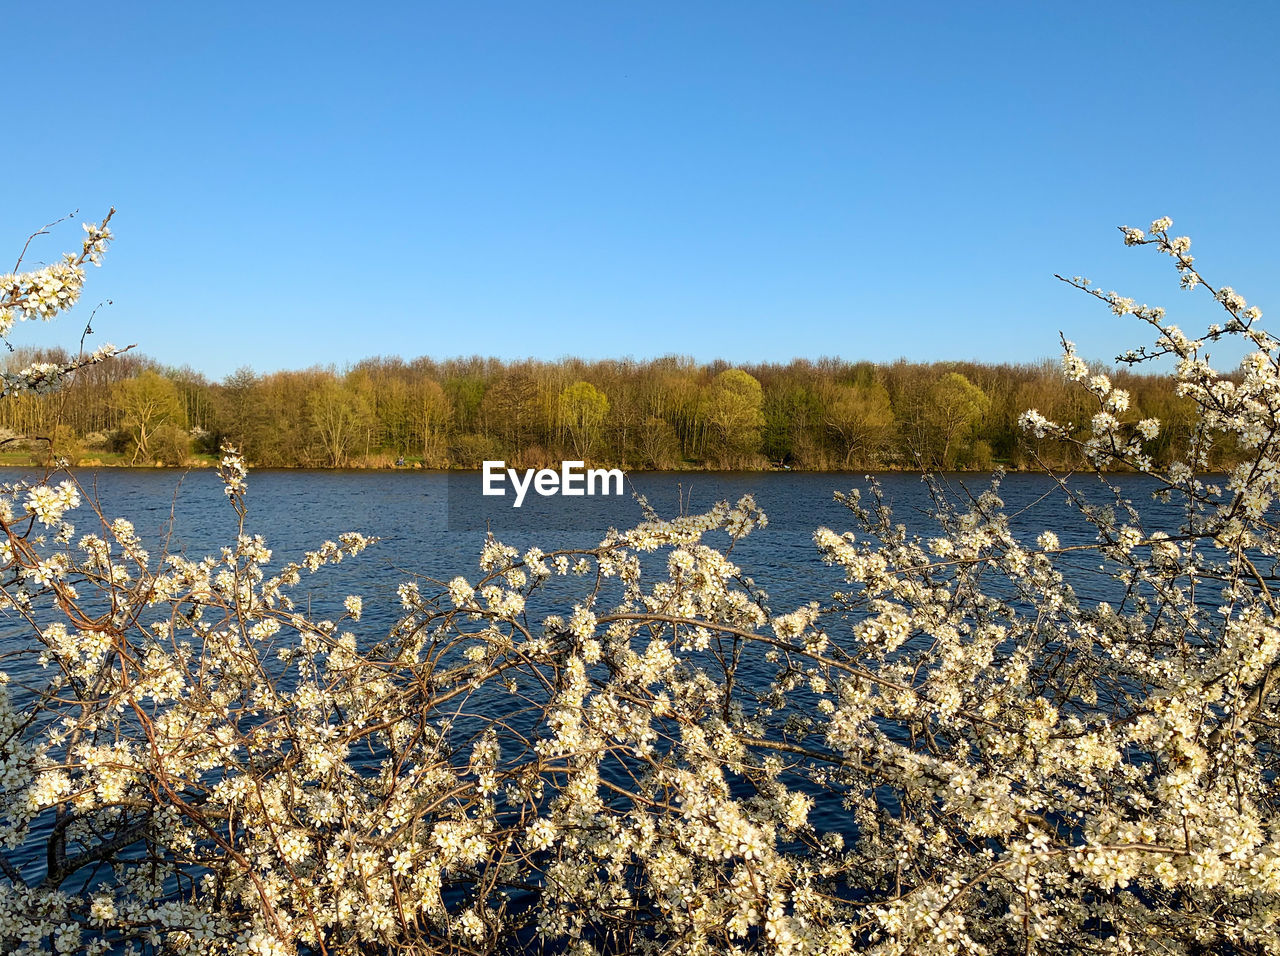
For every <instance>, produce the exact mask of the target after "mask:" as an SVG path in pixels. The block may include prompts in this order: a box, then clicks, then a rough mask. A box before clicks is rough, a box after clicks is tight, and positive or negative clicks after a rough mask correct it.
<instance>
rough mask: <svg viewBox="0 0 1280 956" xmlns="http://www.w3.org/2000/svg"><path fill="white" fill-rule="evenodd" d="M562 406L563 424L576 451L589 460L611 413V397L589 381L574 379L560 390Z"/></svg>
mask: <svg viewBox="0 0 1280 956" xmlns="http://www.w3.org/2000/svg"><path fill="white" fill-rule="evenodd" d="M559 409H560V424H561V426H562V427H563V428H564V429H565V431H566V432H567V434H568V435H569V441H570V442H571V443H572V445H573V450H574V453H575V454H576V455H577V456H578V457H579V458H581V459H583V460H586V459H587V458H588V457H589V456H590V454H591V450H592V448H593V447H594V446H595V444H596V442H597V440H598V439H599V437H600V426H602V425H603V424H604V420H605V418H606V417H607V416H608V414H609V399H608V397H607V396H606V395H605V394H604V392H602V391H600V389H598V388H596V387H595V386H594V385H592V384H591V383H590V382H574V383H573V384H572V385H569V386H568V387H566V388H565V390H564V391H563V392H561V393H560V401H559Z"/></svg>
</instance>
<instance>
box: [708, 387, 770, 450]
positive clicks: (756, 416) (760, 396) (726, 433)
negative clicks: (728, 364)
mask: <svg viewBox="0 0 1280 956" xmlns="http://www.w3.org/2000/svg"><path fill="white" fill-rule="evenodd" d="M763 403H764V390H763V389H762V388H761V387H760V383H759V381H757V380H756V379H755V378H754V377H753V376H752V375H750V374H749V373H747V372H744V371H743V370H742V369H740V368H731V369H726V370H725V371H723V372H721V373H720V374H719V375H717V376H716V377H715V379H714V380H713V381H712V383H711V389H710V391H709V393H708V396H707V409H706V416H707V421H708V423H709V425H710V426H711V428H712V430H713V432H714V433H715V435H716V437H717V439H718V441H719V445H720V455H721V460H722V461H725V462H728V463H732V464H743V463H744V462H745V460H746V459H748V458H750V457H751V456H754V455H755V454H756V453H758V452H759V450H760V430H761V429H762V428H763V427H764V424H765V419H764V413H763V412H762V411H761V409H760V407H761V405H762V404H763Z"/></svg>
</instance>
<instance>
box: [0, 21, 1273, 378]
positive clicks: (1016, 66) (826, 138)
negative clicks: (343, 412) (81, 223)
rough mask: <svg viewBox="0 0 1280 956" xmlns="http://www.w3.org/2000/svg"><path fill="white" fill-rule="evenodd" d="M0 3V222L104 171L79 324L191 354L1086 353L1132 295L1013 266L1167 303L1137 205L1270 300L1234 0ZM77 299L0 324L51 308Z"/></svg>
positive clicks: (1175, 307)
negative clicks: (1142, 246)
mask: <svg viewBox="0 0 1280 956" xmlns="http://www.w3.org/2000/svg"><path fill="white" fill-rule="evenodd" d="M5 25H6V31H5V32H6V35H7V37H8V38H9V42H8V43H7V44H6V47H7V49H6V57H5V64H6V68H7V70H6V72H7V74H8V76H9V77H10V80H9V84H10V89H9V93H10V95H9V104H10V105H9V107H8V109H7V110H6V113H7V124H6V126H7V136H6V139H7V143H8V145H7V147H6V149H5V151H4V155H3V158H0V171H2V172H3V177H4V182H5V184H6V187H7V188H6V189H5V202H4V205H3V208H2V209H0V227H2V228H0V241H2V242H7V243H9V244H10V246H11V248H12V250H13V253H12V254H13V256H16V253H17V250H18V248H20V246H21V243H22V240H23V239H24V238H25V237H26V235H27V234H28V233H29V232H31V231H32V230H33V229H35V228H37V227H39V226H40V225H41V224H43V223H44V222H46V221H48V220H50V219H52V218H54V217H56V216H58V215H61V214H64V213H66V212H69V211H70V210H71V209H73V208H76V207H78V208H79V209H80V216H79V218H80V219H87V218H90V217H96V216H99V215H100V214H101V213H102V212H105V210H106V209H107V208H108V207H109V206H111V205H113V204H114V205H115V206H117V207H118V208H119V213H118V214H117V218H116V222H115V230H116V233H117V236H118V239H117V242H116V243H115V245H114V246H113V248H112V250H111V252H110V253H109V256H108V258H107V262H106V265H105V266H104V267H103V268H102V269H101V270H95V271H94V272H93V274H92V276H91V284H90V285H89V287H88V290H87V293H86V298H85V303H86V305H91V304H92V303H94V302H97V301H99V300H101V299H107V298H110V299H113V300H114V301H115V305H114V307H112V308H111V309H109V310H108V311H107V312H106V313H105V314H103V315H101V317H100V318H99V319H98V320H97V321H96V323H95V326H96V328H97V329H98V332H99V335H98V340H99V341H103V340H108V339H109V340H111V341H115V342H117V343H120V344H124V343H128V342H136V343H138V344H139V347H140V349H141V350H142V351H143V352H145V353H146V354H149V355H152V356H154V357H156V358H158V359H160V360H161V361H163V362H166V363H170V364H175V365H182V364H189V365H191V366H192V367H194V368H197V369H199V370H201V371H204V372H205V373H207V374H209V375H211V376H213V377H215V378H218V377H221V376H223V375H225V374H227V373H228V372H230V371H231V370H233V369H235V368H236V367H238V366H241V365H251V366H252V367H254V368H255V369H257V370H259V371H268V370H272V369H277V368H297V367H303V366H308V365H312V364H328V363H335V364H337V365H342V364H344V363H346V362H350V361H354V360H357V359H359V358H362V357H365V356H369V355H375V354H400V355H404V356H406V357H411V356H416V355H422V354H430V355H434V356H437V357H446V356H453V355H460V354H468V355H469V354H475V353H480V354H486V355H496V356H499V357H503V358H518V357H524V356H536V357H542V358H556V357H560V356H563V355H566V354H574V355H581V356H584V357H587V358H602V357H622V356H632V357H636V358H644V357H650V356H655V355H662V354H668V353H680V354H687V355H692V356H694V357H696V358H698V359H711V358H725V359H728V360H730V361H733V362H746V361H760V360H783V359H789V358H791V357H793V356H804V357H810V358H816V357H819V356H823V355H839V356H843V357H845V358H850V359H863V358H867V359H874V360H892V359H895V358H897V357H899V356H905V357H907V358H910V359H915V360H936V359H948V358H954V359H967V358H980V359H985V360H992V361H1024V360H1033V359H1037V358H1041V357H1044V356H1049V355H1055V354H1056V351H1057V347H1056V339H1057V330H1058V329H1060V328H1061V329H1063V330H1065V331H1066V332H1067V334H1068V335H1069V336H1070V337H1073V338H1075V339H1076V340H1077V341H1078V342H1079V343H1080V345H1081V348H1082V351H1083V352H1084V353H1085V354H1086V355H1089V356H1094V357H1100V358H1110V357H1111V356H1113V355H1114V354H1115V353H1116V352H1118V351H1120V350H1121V349H1123V348H1126V347H1128V346H1130V345H1134V344H1138V343H1140V342H1142V341H1144V339H1143V338H1142V334H1141V330H1139V329H1138V328H1137V327H1136V326H1135V325H1133V324H1131V323H1130V322H1128V321H1117V320H1113V319H1112V318H1110V316H1109V315H1108V314H1107V313H1106V312H1105V310H1104V309H1102V308H1101V307H1096V308H1095V307H1094V306H1095V305H1096V303H1091V302H1089V301H1088V300H1086V299H1085V297H1084V296H1082V295H1081V294H1080V293H1077V292H1074V291H1073V290H1071V289H1069V288H1067V287H1065V286H1063V285H1061V284H1060V283H1057V282H1056V281H1055V280H1054V279H1053V278H1052V273H1053V272H1055V271H1058V272H1063V273H1065V274H1075V273H1084V274H1087V275H1089V276H1091V277H1093V278H1095V279H1097V280H1098V281H1100V282H1102V283H1104V284H1105V285H1107V286H1108V287H1114V288H1117V289H1119V290H1121V291H1123V292H1125V293H1126V294H1129V295H1134V296H1136V297H1138V298H1139V299H1142V300H1146V301H1150V302H1152V303H1153V304H1154V303H1160V304H1164V305H1166V306H1167V307H1169V308H1170V313H1171V316H1173V317H1176V318H1177V319H1179V320H1181V321H1183V322H1184V323H1185V324H1186V325H1187V326H1188V327H1193V326H1195V325H1196V322H1197V320H1199V321H1201V322H1202V321H1206V320H1207V317H1208V316H1209V315H1210V314H1211V313H1210V310H1209V309H1208V308H1207V306H1205V305H1204V300H1203V299H1199V298H1192V297H1190V296H1188V295H1187V294H1185V293H1182V292H1180V291H1179V290H1178V289H1177V287H1176V281H1175V279H1174V277H1173V273H1172V270H1171V269H1170V268H1169V267H1168V266H1167V262H1168V260H1165V259H1162V258H1159V257H1157V256H1155V255H1154V254H1152V253H1150V252H1148V251H1145V250H1144V251H1138V250H1128V249H1125V248H1124V247H1123V246H1122V245H1121V244H1120V241H1119V235H1118V233H1116V232H1115V231H1114V227H1115V226H1116V225H1118V224H1121V223H1128V224H1132V225H1139V226H1146V225H1147V224H1148V223H1149V222H1150V221H1151V219H1153V218H1155V217H1157V216H1161V215H1169V216H1172V217H1173V218H1174V223H1175V231H1177V232H1179V233H1182V232H1185V233H1188V234H1190V235H1191V236H1192V238H1193V240H1194V245H1193V248H1192V252H1193V253H1197V254H1198V256H1199V258H1198V262H1199V264H1200V265H1201V266H1202V267H1203V268H1204V269H1205V270H1206V273H1207V275H1208V277H1209V278H1211V279H1219V280H1222V281H1225V282H1226V283H1227V284H1231V285H1233V286H1235V288H1236V289H1237V290H1239V291H1240V292H1242V293H1243V294H1244V295H1245V296H1246V297H1248V298H1249V300H1250V302H1251V303H1256V304H1258V305H1260V306H1261V307H1262V308H1263V310H1264V312H1267V311H1268V307H1270V310H1271V311H1270V312H1268V318H1273V319H1274V320H1275V322H1276V323H1280V295H1278V294H1277V293H1278V292H1280V278H1278V277H1277V269H1276V264H1277V253H1276V247H1275V241H1276V240H1275V234H1276V230H1275V224H1276V222H1277V213H1278V212H1280V209H1278V205H1280V197H1278V194H1277V185H1276V182H1277V172H1276V170H1277V157H1278V156H1280V149H1278V148H1277V147H1278V146H1280V143H1278V142H1277V139H1278V137H1280V134H1278V132H1277V119H1278V116H1277V104H1278V103H1280V95H1278V94H1280V72H1278V71H1277V70H1276V68H1275V56H1276V50H1277V49H1278V48H1280V30H1278V29H1277V27H1278V25H1280V14H1277V7H1276V5H1275V4H1273V3H1252V4H1249V3H1235V4H1210V3H1187V2H1166V3H1160V4H1149V3H1116V2H1114V0H1111V2H1107V3H1038V2H1031V3H1027V2H1010V3H999V4H989V3H968V4H960V3H954V2H940V3H920V4H907V5H904V4H892V5H891V4H880V3H877V4H870V3H837V2H822V3H818V2H776V3H758V2H742V0H734V2H717V3H711V2H707V3H693V4H689V3H680V4H675V3H654V2H648V0H646V2H639V0H633V2H629V3H621V2H610V3H600V2H598V0H597V2H590V3H558V2H552V0H547V2H540V3H529V2H524V0H522V2H510V3H491V2H483V0H481V2H467V3H402V4H396V3H385V4H377V3H362V4H353V3H350V2H347V3H343V4H329V3H321V2H308V3H261V4H238V3H172V2H167V3H164V4H142V3H119V4H104V3H94V4H81V3H61V4H57V5H53V6H51V5H44V4H33V3H31V4H21V5H13V6H12V7H11V9H9V10H7V11H6V15H5ZM78 235H79V227H78V225H75V224H73V225H72V227H71V228H67V227H63V231H62V232H61V233H59V234H58V236H56V237H55V239H54V240H45V241H43V244H42V245H40V246H38V247H37V250H36V258H41V257H45V258H51V257H52V256H53V255H54V254H56V252H57V251H59V250H60V249H61V248H63V247H67V246H70V245H71V244H72V243H73V242H74V241H75V240H76V238H77V237H78ZM3 237H7V238H3ZM64 240H65V241H64ZM0 248H2V247H0ZM7 265H8V261H6V262H5V266H6V267H7ZM1196 303H1199V305H1196ZM1272 312H1274V315H1272V314H1271V313H1272ZM85 315H87V310H82V311H80V312H79V313H73V315H72V317H71V318H70V319H68V320H65V321H64V322H63V323H62V324H61V326H60V327H56V328H53V329H49V330H44V331H40V332H39V334H35V335H33V334H32V331H33V330H31V329H29V328H25V327H20V328H19V329H17V330H16V332H15V335H14V339H13V340H14V342H15V343H16V344H33V343H40V344H46V343H54V342H61V343H64V344H67V345H71V344H73V342H74V340H75V339H77V338H78V327H77V326H75V325H74V322H75V321H76V319H77V317H78V318H80V319H83V317H84V316H85ZM1277 327H1280V326H1277Z"/></svg>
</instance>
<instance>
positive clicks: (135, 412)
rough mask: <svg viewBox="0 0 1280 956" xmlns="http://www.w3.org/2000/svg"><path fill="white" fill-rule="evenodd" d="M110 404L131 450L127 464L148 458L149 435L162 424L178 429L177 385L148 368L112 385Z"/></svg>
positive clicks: (134, 463) (180, 401)
mask: <svg viewBox="0 0 1280 956" xmlns="http://www.w3.org/2000/svg"><path fill="white" fill-rule="evenodd" d="M113 405H114V407H115V410H116V412H117V413H118V414H119V416H120V428H121V429H122V430H123V431H124V433H125V435H126V438H127V441H128V445H129V447H131V448H132V449H133V457H132V458H130V460H129V464H131V465H136V464H137V463H138V462H139V461H140V460H141V461H152V460H153V454H152V448H151V444H152V438H153V437H154V434H155V432H156V431H157V430H158V429H159V428H160V427H161V426H162V425H173V426H175V427H178V428H181V427H183V426H184V425H185V424H186V422H185V421H183V418H182V396H181V393H180V392H179V390H178V386H177V385H176V384H175V383H174V382H173V381H171V380H170V379H167V378H165V377H164V376H163V375H161V374H159V373H158V372H154V371H152V370H151V369H147V370H146V371H143V372H141V373H140V374H139V375H138V376H137V377H136V378H131V379H126V380H125V381H123V382H120V383H118V384H117V385H116V386H115V391H114V395H113Z"/></svg>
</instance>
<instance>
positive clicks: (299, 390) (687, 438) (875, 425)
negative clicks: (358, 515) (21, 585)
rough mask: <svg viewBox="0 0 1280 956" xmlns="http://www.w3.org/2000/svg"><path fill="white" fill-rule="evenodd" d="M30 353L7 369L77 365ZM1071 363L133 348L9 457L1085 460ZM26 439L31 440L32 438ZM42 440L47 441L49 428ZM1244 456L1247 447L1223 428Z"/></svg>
mask: <svg viewBox="0 0 1280 956" xmlns="http://www.w3.org/2000/svg"><path fill="white" fill-rule="evenodd" d="M68 358H69V356H68V355H67V354H66V353H63V352H61V351H58V350H32V349H18V350H15V351H13V352H11V353H9V355H8V356H7V362H6V365H5V368H6V369H8V370H12V369H17V368H21V367H23V366H25V365H29V364H31V363H33V362H36V363H38V362H50V363H61V362H65V361H67V360H68ZM1090 371H1091V373H1092V374H1096V375H1106V376H1107V378H1108V379H1109V380H1110V381H1111V382H1112V384H1113V385H1114V386H1115V387H1116V388H1118V389H1122V390H1124V391H1126V392H1127V393H1128V395H1129V397H1130V402H1131V409H1132V410H1133V411H1134V412H1135V413H1137V414H1138V415H1140V416H1142V417H1150V418H1158V419H1159V420H1160V421H1161V423H1162V426H1161V433H1160V434H1159V436H1158V437H1157V438H1156V440H1155V441H1153V442H1151V443H1150V445H1149V449H1150V453H1151V454H1152V456H1153V459H1154V460H1155V461H1156V462H1157V463H1161V462H1168V461H1171V460H1174V459H1176V458H1178V457H1179V456H1181V455H1183V454H1184V453H1185V452H1186V450H1187V446H1188V443H1189V441H1190V440H1191V436H1192V433H1193V430H1194V428H1195V425H1196V414H1195V406H1194V404H1193V403H1191V402H1190V401H1188V400H1187V399H1184V398H1180V397H1178V396H1177V395H1176V394H1175V390H1174V383H1173V380H1172V379H1171V378H1169V377H1167V376H1162V375H1140V374H1136V373H1134V372H1132V371H1128V370H1124V369H1121V370H1113V369H1110V368H1104V367H1102V366H1101V365H1097V366H1096V367H1095V366H1091V367H1090ZM1070 385H1071V383H1070V382H1068V381H1067V380H1066V379H1064V377H1063V374H1062V369H1061V367H1060V365H1059V364H1058V363H1057V362H1051V361H1044V362H1041V363H1037V364H1022V365H1007V364H1005V365H993V364H982V363H976V362H948V363H934V364H922V363H912V362H907V361H905V360H900V361H897V362H894V363H890V364H873V363H870V362H850V361H843V360H839V359H820V360H818V361H807V360H794V361H791V362H789V363H788V364H785V365H784V364H763V365H746V366H742V367H731V366H729V365H728V364H727V363H724V362H713V363H709V364H700V363H698V362H695V361H694V360H692V359H690V358H685V357H679V356H667V357H664V358H659V359H654V360H648V361H630V360H623V361H597V362H586V361H581V360H577V359H572V358H565V359H561V360H559V361H554V362H546V361H534V360H527V361H518V362H502V361H499V360H496V359H492V358H482V357H479V356H476V357H471V358H458V359H449V360H444V361H437V360H434V359H431V358H417V359H413V360H405V359H402V358H398V357H377V358H368V359H364V360H362V361H359V362H355V363H354V364H352V365H349V366H347V367H346V368H343V369H338V368H335V367H332V366H330V367H316V368H309V369H304V370H301V371H277V372H270V373H265V374H256V373H255V372H253V371H252V370H251V369H249V368H242V369H240V370H238V371H236V372H235V373H233V374H231V375H229V376H227V377H226V378H225V379H223V380H222V381H210V380H209V379H207V378H206V377H205V376H204V375H202V374H200V373H199V372H196V371H193V370H192V369H190V368H186V367H184V368H172V367H166V366H163V365H161V364H159V363H157V362H155V361H153V360H151V359H149V358H147V357H145V356H143V355H140V354H138V353H135V352H127V353H125V354H122V355H119V356H117V357H116V358H114V359H113V360H112V361H109V362H104V363H102V364H98V365H93V366H90V367H87V368H84V369H82V370H80V371H79V372H78V373H77V376H76V377H75V379H74V380H73V381H72V382H71V383H70V384H69V385H68V387H66V388H65V389H63V390H61V391H59V392H57V393H54V394H43V395H41V394H31V393H24V394H15V395H11V396H9V397H8V399H7V400H6V401H5V402H3V403H0V440H5V444H4V446H3V452H4V453H5V460H7V461H9V462H10V463H14V462H16V461H26V460H29V459H30V460H36V461H43V460H45V459H49V458H63V459H66V460H67V461H69V462H72V463H82V464H90V465H92V464H115V465H126V466H154V465H170V466H179V465H185V464H195V463H199V462H201V461H202V460H203V461H209V460H212V458H213V456H214V455H215V453H216V451H217V449H218V447H219V445H220V444H221V443H223V442H230V443H232V444H234V445H235V446H236V447H238V448H241V449H243V452H244V454H245V456H246V457H247V459H248V460H249V461H250V462H251V463H252V464H254V465H256V466H258V467H289V468H294V467H300V468H358V467H374V468H377V467H391V466H395V465H397V464H401V465H403V466H404V467H425V468H437V469H438V468H463V469H468V468H477V467H479V466H480V463H481V462H482V461H484V460H486V459H503V460H505V461H507V462H508V463H509V464H511V465H514V466H518V467H542V466H545V465H548V464H551V463H553V462H556V461H560V460H563V459H566V458H569V459H583V460H586V461H588V462H592V463H596V464H607V465H610V466H620V467H623V468H628V469H641V470H642V469H653V470H678V469H766V468H792V469H798V470H876V469H886V470H888V469H896V468H917V467H925V468H929V469H948V470H950V469H955V470H987V469H990V468H992V467H995V466H1002V467H1005V468H1009V469H1028V468H1032V469H1034V468H1039V467H1045V466H1049V467H1055V468H1060V467H1073V466H1075V465H1076V464H1078V462H1076V461H1074V460H1073V459H1072V456H1073V455H1075V454H1076V452H1075V451H1074V450H1073V449H1072V448H1071V447H1070V446H1069V445H1064V444H1062V443H1056V442H1055V443H1049V442H1043V441H1039V442H1037V441H1035V440H1033V439H1029V438H1028V437H1027V436H1026V435H1025V434H1024V433H1023V432H1022V430H1021V429H1020V428H1019V426H1018V416H1019V415H1020V414H1021V413H1022V412H1023V411H1024V410H1026V409H1029V408H1034V409H1037V410H1038V411H1040V412H1041V413H1043V414H1044V415H1046V416H1048V417H1049V418H1052V419H1054V420H1056V421H1059V422H1070V423H1074V425H1075V426H1077V427H1079V428H1081V429H1084V428H1087V427H1088V424H1089V421H1090V419H1091V416H1092V415H1094V414H1095V413H1096V412H1097V411H1098V407H1097V403H1096V402H1093V403H1092V404H1091V403H1090V399H1091V396H1090V395H1089V394H1088V393H1087V392H1085V393H1082V392H1081V390H1080V389H1077V388H1072V387H1070ZM20 436H21V437H20ZM29 436H37V439H36V440H34V441H33V440H31V439H30V437H29ZM1217 448H1218V452H1217V454H1218V455H1219V456H1220V457H1221V458H1222V460H1215V461H1214V462H1211V463H1210V464H1211V465H1217V466H1221V465H1225V464H1227V463H1229V461H1228V460H1229V459H1230V458H1231V457H1232V448H1233V446H1232V445H1231V444H1230V443H1229V442H1228V443H1226V444H1222V443H1220V444H1219V445H1218V446H1217Z"/></svg>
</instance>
